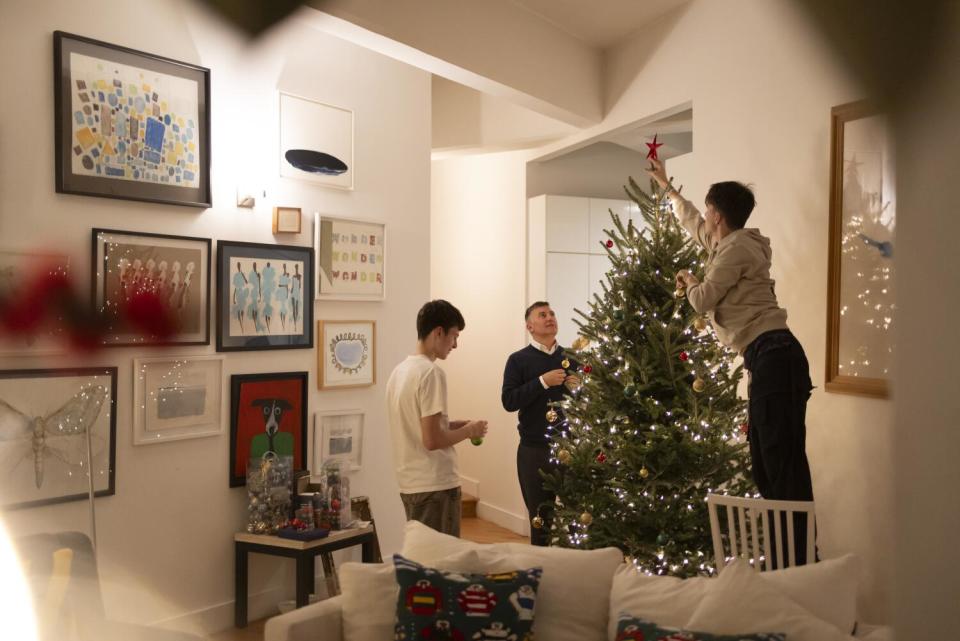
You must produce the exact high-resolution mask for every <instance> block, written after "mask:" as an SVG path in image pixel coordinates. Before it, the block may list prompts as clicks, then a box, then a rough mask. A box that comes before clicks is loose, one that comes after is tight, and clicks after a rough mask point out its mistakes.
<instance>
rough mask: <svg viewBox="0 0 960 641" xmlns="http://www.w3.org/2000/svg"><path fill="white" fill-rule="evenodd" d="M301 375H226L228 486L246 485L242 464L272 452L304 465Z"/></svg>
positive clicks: (303, 379) (298, 466)
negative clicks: (227, 396) (227, 382)
mask: <svg viewBox="0 0 960 641" xmlns="http://www.w3.org/2000/svg"><path fill="white" fill-rule="evenodd" d="M306 443H307V372H283V373H270V374H235V375H233V376H231V377H230V487H239V486H241V485H245V484H246V478H247V462H248V461H250V459H252V458H257V457H261V456H263V455H264V454H265V453H266V452H273V453H275V454H277V455H278V456H292V457H293V469H303V468H304V467H305V466H306V463H307V451H306Z"/></svg>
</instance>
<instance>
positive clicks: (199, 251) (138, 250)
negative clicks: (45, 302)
mask: <svg viewBox="0 0 960 641" xmlns="http://www.w3.org/2000/svg"><path fill="white" fill-rule="evenodd" d="M210 248H211V243H210V239H209V238H191V237H189V236H170V235H166V234H148V233H142V232H129V231H119V230H116V229H94V230H93V248H92V255H93V304H94V309H96V310H97V311H98V312H99V313H100V315H101V317H102V318H103V319H104V320H105V322H106V323H107V330H108V332H107V337H106V338H105V339H104V344H106V345H114V346H119V345H144V344H148V345H209V344H210V312H209V309H210V262H211V261H210ZM147 304H149V305H151V306H153V307H155V308H156V310H157V312H158V313H161V314H164V315H165V319H164V320H165V322H164V323H163V325H164V329H166V330H168V331H167V333H166V335H164V336H146V335H143V334H138V333H133V332H132V331H131V330H130V329H129V328H128V327H126V326H125V323H124V318H126V317H128V316H129V313H128V311H129V310H130V308H131V306H143V305H147Z"/></svg>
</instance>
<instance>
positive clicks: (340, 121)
mask: <svg viewBox="0 0 960 641" xmlns="http://www.w3.org/2000/svg"><path fill="white" fill-rule="evenodd" d="M279 160H280V175H281V176H283V177H285V178H296V179H298V180H305V181H308V182H312V183H317V184H319V185H323V186H324V187H333V188H335V189H353V175H354V167H353V112H352V111H350V110H349V109H343V108H342V107H334V106H333V105H327V104H324V103H322V102H317V101H315V100H310V99H308V98H301V97H300V96H294V95H292V94H288V93H283V92H281V93H280V159H279Z"/></svg>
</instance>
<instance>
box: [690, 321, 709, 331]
mask: <svg viewBox="0 0 960 641" xmlns="http://www.w3.org/2000/svg"><path fill="white" fill-rule="evenodd" d="M693 328H694V329H696V330H697V331H698V332H702V331H703V330H705V329H706V328H707V319H706V318H698V319H697V320H695V321H693Z"/></svg>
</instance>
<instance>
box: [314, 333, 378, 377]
mask: <svg viewBox="0 0 960 641" xmlns="http://www.w3.org/2000/svg"><path fill="white" fill-rule="evenodd" d="M376 329H377V324H376V322H375V321H331V320H322V321H318V322H317V336H318V337H319V338H318V339H317V340H318V341H319V342H320V349H319V350H317V372H318V374H317V386H318V387H319V388H320V389H332V388H344V387H369V386H370V385H373V384H375V383H376V382H377V343H376V338H377V336H376V334H377V332H376Z"/></svg>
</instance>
